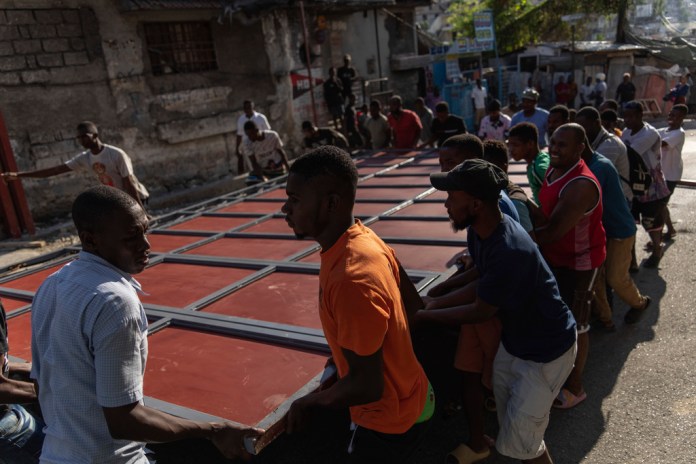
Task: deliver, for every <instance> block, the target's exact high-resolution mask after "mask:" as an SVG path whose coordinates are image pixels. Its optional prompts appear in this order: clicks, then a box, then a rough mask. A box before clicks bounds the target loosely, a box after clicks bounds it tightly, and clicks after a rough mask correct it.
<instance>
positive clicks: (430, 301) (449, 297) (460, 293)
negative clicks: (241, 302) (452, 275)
mask: <svg viewBox="0 0 696 464" xmlns="http://www.w3.org/2000/svg"><path fill="white" fill-rule="evenodd" d="M477 285H478V280H474V281H471V282H469V283H468V284H466V285H465V286H463V287H459V288H456V289H454V290H452V291H451V292H449V293H447V294H445V295H442V296H439V297H426V300H425V302H426V305H425V309H427V310H433V309H440V308H451V307H453V306H462V305H467V304H469V303H473V302H474V301H475V300H476V287H477Z"/></svg>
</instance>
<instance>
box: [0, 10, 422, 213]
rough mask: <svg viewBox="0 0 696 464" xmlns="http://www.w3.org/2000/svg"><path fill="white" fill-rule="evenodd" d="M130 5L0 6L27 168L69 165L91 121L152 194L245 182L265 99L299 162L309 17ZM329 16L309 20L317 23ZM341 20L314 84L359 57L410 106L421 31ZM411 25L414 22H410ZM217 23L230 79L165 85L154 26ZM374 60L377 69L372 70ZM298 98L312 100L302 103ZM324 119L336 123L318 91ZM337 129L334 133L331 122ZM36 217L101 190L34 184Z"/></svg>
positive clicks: (22, 163) (178, 79) (80, 183)
mask: <svg viewBox="0 0 696 464" xmlns="http://www.w3.org/2000/svg"><path fill="white" fill-rule="evenodd" d="M119 5H120V1H119V0H93V1H90V2H85V1H83V0H45V1H39V0H9V1H5V2H2V3H1V4H0V102H2V103H1V104H0V111H2V112H3V114H4V116H5V119H6V122H7V125H8V129H9V132H10V139H11V143H12V146H13V148H14V151H15V156H16V158H17V162H18V165H19V168H20V169H21V170H33V169H42V168H46V167H50V166H54V165H58V164H61V163H63V162H65V161H67V160H68V159H70V158H71V157H73V156H74V155H76V154H77V153H78V152H79V151H81V150H82V149H81V147H79V146H78V145H77V143H76V142H75V139H74V136H75V126H76V125H77V123H78V122H79V121H81V120H85V119H87V120H92V121H94V122H96V123H97V124H98V125H99V126H100V135H101V137H102V140H103V141H104V142H105V143H109V144H113V145H116V146H119V147H121V148H123V149H124V150H125V151H126V152H127V153H128V154H129V155H130V156H131V158H132V159H133V164H134V169H135V172H136V175H137V176H138V177H139V178H140V180H141V181H142V182H143V183H144V184H145V185H146V186H147V187H148V189H149V190H150V192H151V194H152V195H153V196H159V195H163V194H165V193H168V192H171V191H179V190H181V189H186V188H188V187H191V186H195V185H199V184H203V183H209V182H211V181H215V180H218V179H221V178H223V177H225V176H229V175H230V174H233V173H236V158H235V146H236V135H237V134H236V120H237V117H238V116H239V115H240V114H241V107H242V101H243V100H245V99H252V100H254V101H255V102H256V105H257V110H259V111H261V112H262V113H264V114H266V116H267V117H268V118H269V121H270V123H271V126H272V128H273V129H274V130H277V131H278V132H279V134H280V135H281V137H282V138H283V140H284V142H285V143H286V146H287V148H288V151H289V153H291V154H292V153H299V151H300V149H299V147H300V142H301V132H300V123H301V121H302V119H307V109H308V108H311V105H309V104H308V101H309V99H308V97H309V95H308V94H307V93H306V92H304V94H303V93H302V92H299V91H298V84H297V76H298V75H299V74H302V73H305V74H306V69H305V65H304V64H303V63H302V61H301V60H300V57H299V45H300V44H301V43H302V42H303V37H302V28H301V21H300V16H299V10H298V9H297V8H291V9H282V10H275V11H272V12H266V13H263V14H261V15H259V16H247V15H244V14H237V15H235V16H233V17H229V16H225V17H221V12H222V10H220V9H217V10H216V9H213V10H158V11H136V12H124V11H121V10H120V9H119ZM319 15H323V13H322V11H308V17H309V18H310V24H313V23H312V21H313V20H314V18H316V17H317V16H319ZM374 15H375V13H374V11H372V10H369V11H367V12H366V13H363V12H362V11H360V12H355V13H336V12H332V13H330V14H327V15H326V17H327V18H329V22H328V24H329V29H328V31H329V38H328V40H327V41H326V42H325V43H324V44H322V45H321V46H320V47H319V49H320V51H321V53H320V55H321V56H320V57H319V58H318V59H317V61H316V62H315V63H313V68H315V71H314V73H315V75H314V77H315V78H319V79H323V78H325V77H326V75H327V70H328V68H329V67H330V66H331V65H332V64H334V65H340V64H341V62H342V57H343V54H344V53H351V54H352V55H353V56H354V63H355V66H356V67H357V68H358V70H359V72H360V74H361V76H363V77H366V78H376V77H378V69H379V66H377V63H376V60H377V53H376V50H377V49H376V47H377V46H378V45H377V44H378V39H377V34H378V35H379V47H380V53H381V67H382V75H384V76H387V77H389V78H390V84H389V86H390V87H391V88H393V89H395V90H396V92H397V93H401V94H402V95H403V96H404V97H405V98H406V99H407V101H409V100H412V99H413V98H415V95H416V83H417V73H416V72H413V71H409V72H399V73H392V71H391V70H390V67H389V59H390V54H392V53H395V54H396V53H404V52H410V51H413V50H415V44H414V38H413V33H412V30H411V29H410V28H408V27H407V26H406V25H404V24H402V23H400V22H398V21H396V20H395V19H394V18H392V17H390V16H389V15H386V14H385V13H383V12H378V13H377V27H378V33H377V34H376V33H375V16H374ZM403 18H404V20H405V21H406V22H412V16H411V14H410V13H408V12H406V13H404V14H403ZM188 21H205V22H208V23H209V24H210V25H211V33H212V38H213V42H214V48H215V53H216V59H217V63H218V68H219V69H217V70H214V71H205V72H193V73H181V74H173V73H172V74H165V75H159V76H155V75H153V73H152V67H151V65H150V61H149V56H148V51H147V44H146V43H145V33H144V23H147V22H188ZM370 60H372V61H371V62H370ZM298 95H299V96H298ZM315 97H316V105H317V107H318V109H319V115H320V116H322V117H323V115H324V114H325V105H324V102H323V95H322V94H321V85H320V83H319V85H318V87H317V89H316V91H315ZM321 122H325V121H320V123H321ZM23 182H24V186H25V188H26V191H27V196H28V199H29V203H30V208H31V210H32V213H33V214H34V216H35V218H38V219H41V218H43V217H46V216H51V215H55V214H60V213H64V212H67V211H69V208H70V204H71V203H72V200H73V199H74V197H75V196H76V195H77V194H78V193H79V192H80V191H81V190H83V189H84V188H86V187H87V186H88V185H91V184H94V183H95V182H96V179H95V178H93V177H92V176H91V173H69V174H65V175H62V176H58V177H54V178H51V179H39V180H34V179H27V180H25V181H23Z"/></svg>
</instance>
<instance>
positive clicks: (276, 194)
mask: <svg viewBox="0 0 696 464" xmlns="http://www.w3.org/2000/svg"><path fill="white" fill-rule="evenodd" d="M256 198H280V199H281V200H287V198H288V196H287V195H286V194H285V188H283V187H279V188H277V189H275V190H271V191H270V192H266V193H262V194H261V195H259V196H257V197H256Z"/></svg>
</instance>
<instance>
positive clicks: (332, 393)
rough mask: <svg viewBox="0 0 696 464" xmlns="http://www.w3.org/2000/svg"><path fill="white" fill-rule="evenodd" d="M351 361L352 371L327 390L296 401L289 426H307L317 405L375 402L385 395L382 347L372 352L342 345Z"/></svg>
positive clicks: (294, 428)
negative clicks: (353, 349) (348, 348)
mask: <svg viewBox="0 0 696 464" xmlns="http://www.w3.org/2000/svg"><path fill="white" fill-rule="evenodd" d="M341 351H342V352H343V355H344V356H345V358H346V361H347V362H348V374H347V375H345V376H344V377H341V378H340V379H339V380H338V382H336V383H335V384H334V385H333V386H331V387H329V388H328V389H326V390H322V391H320V392H316V393H311V394H309V395H307V396H305V397H303V398H300V399H299V400H297V401H295V402H294V403H293V404H292V406H291V407H290V411H289V412H288V416H287V426H286V430H287V432H288V433H293V432H297V431H299V430H301V429H302V428H304V427H305V426H306V424H307V422H308V421H309V415H310V414H311V411H312V409H313V408H331V409H344V408H348V407H349V406H357V405H360V404H367V403H373V402H375V401H378V400H379V399H380V398H381V397H382V393H383V391H384V373H383V364H382V349H381V348H380V349H379V350H377V351H376V352H375V353H374V354H371V355H369V356H359V355H357V354H356V353H355V352H353V351H351V350H347V349H341Z"/></svg>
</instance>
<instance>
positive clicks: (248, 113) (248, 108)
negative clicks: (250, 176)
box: [237, 100, 271, 174]
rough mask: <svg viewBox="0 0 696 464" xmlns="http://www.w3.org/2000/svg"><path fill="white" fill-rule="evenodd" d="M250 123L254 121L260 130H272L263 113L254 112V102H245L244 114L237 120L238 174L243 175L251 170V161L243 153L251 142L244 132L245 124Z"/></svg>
mask: <svg viewBox="0 0 696 464" xmlns="http://www.w3.org/2000/svg"><path fill="white" fill-rule="evenodd" d="M248 121H254V122H255V123H256V127H258V128H259V130H270V129H271V125H270V124H268V119H266V116H264V115H263V114H261V113H258V112H256V111H254V102H253V101H251V100H244V113H243V114H242V115H241V116H239V118H237V173H238V174H242V173H244V172H245V171H247V170H251V165H250V164H249V159H248V158H246V156H245V153H243V149H244V144H245V143H246V142H248V141H249V137H247V135H246V133H245V132H244V124H246V123H247V122H248Z"/></svg>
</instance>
